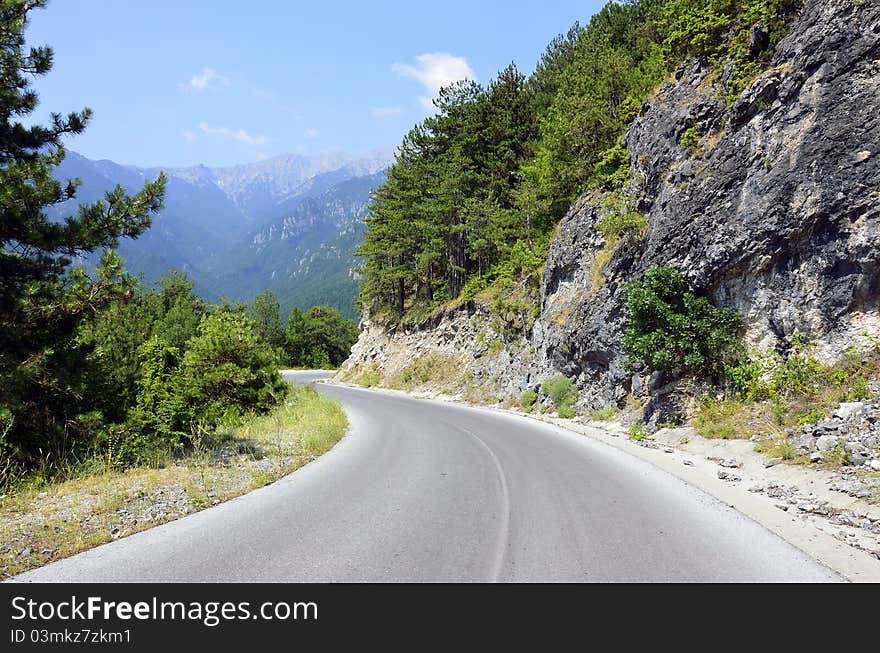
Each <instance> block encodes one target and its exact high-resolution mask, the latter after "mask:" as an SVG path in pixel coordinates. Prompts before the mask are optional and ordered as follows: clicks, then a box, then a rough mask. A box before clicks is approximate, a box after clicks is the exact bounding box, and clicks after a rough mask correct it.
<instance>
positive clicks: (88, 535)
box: [0, 387, 348, 578]
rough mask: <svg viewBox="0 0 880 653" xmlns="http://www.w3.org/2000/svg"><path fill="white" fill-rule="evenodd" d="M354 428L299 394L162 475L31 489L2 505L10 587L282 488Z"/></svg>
mask: <svg viewBox="0 0 880 653" xmlns="http://www.w3.org/2000/svg"><path fill="white" fill-rule="evenodd" d="M347 428H348V420H347V419H346V416H345V413H344V412H343V411H342V407H341V406H340V405H339V404H338V403H337V402H335V401H332V400H330V399H327V398H325V397H322V396H321V395H319V394H318V393H317V392H315V391H314V390H313V389H312V388H308V387H306V388H299V389H292V390H291V395H290V397H289V398H288V400H287V401H286V402H285V403H284V405H282V406H279V407H278V408H277V409H276V410H275V411H273V412H272V413H270V414H268V415H265V416H262V417H256V418H254V419H252V420H250V421H248V422H247V423H245V424H244V425H242V426H240V427H237V428H234V429H220V430H218V431H217V432H215V433H213V434H210V435H209V436H206V437H205V438H203V439H202V441H197V442H196V443H195V446H194V447H193V451H191V452H189V453H188V454H187V455H186V456H185V457H182V458H178V459H176V460H172V461H167V464H164V465H162V466H157V467H154V468H136V469H128V470H123V471H119V470H112V469H105V470H103V471H100V472H98V473H92V474H86V475H84V476H82V477H79V478H71V479H69V480H65V481H60V482H54V483H50V484H44V485H38V484H34V483H30V484H22V486H20V487H18V488H16V489H14V490H12V491H10V492H8V493H7V494H6V495H3V496H2V498H0V578H8V577H10V576H12V575H14V574H17V573H21V572H23V571H26V570H28V569H33V568H35V567H40V566H42V565H44V564H46V563H48V562H51V561H53V560H58V559H61V558H65V557H67V556H70V555H72V554H74V553H78V552H80V551H84V550H86V549H89V548H92V547H94V546H98V545H99V544H104V543H105V542H109V541H111V540H115V539H118V538H120V537H124V536H126V535H129V534H131V533H136V532H138V531H142V530H146V529H147V528H150V527H152V526H156V525H158V524H162V523H165V522H168V521H171V520H174V519H177V518H179V517H182V516H184V515H187V514H190V513H193V512H197V511H199V510H202V509H203V508H207V507H210V506H212V505H216V504H218V503H221V502H223V501H226V500H228V499H232V498H234V497H237V496H239V495H241V494H244V493H246V492H248V491H250V490H252V489H255V488H258V487H261V486H263V485H267V484H269V483H272V482H273V481H275V480H277V479H279V478H281V477H282V476H285V475H286V474H289V473H290V472H292V471H294V470H296V469H297V468H299V467H301V466H303V465H304V464H306V463H307V462H309V461H310V460H312V459H314V458H315V457H317V456H319V455H321V454H322V453H324V452H326V451H328V450H329V449H331V448H332V447H333V445H335V444H336V443H337V442H338V441H339V440H340V438H342V436H343V435H344V434H345V431H346V429H347Z"/></svg>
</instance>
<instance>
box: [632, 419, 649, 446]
mask: <svg viewBox="0 0 880 653" xmlns="http://www.w3.org/2000/svg"><path fill="white" fill-rule="evenodd" d="M649 435H650V433H648V428H647V427H646V426H645V425H644V424H642V423H641V422H636V423H635V424H633V425H632V426H630V427H629V439H630V440H635V441H636V442H641V441H642V440H647V439H648V436H649Z"/></svg>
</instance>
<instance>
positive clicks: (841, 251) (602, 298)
mask: <svg viewBox="0 0 880 653" xmlns="http://www.w3.org/2000/svg"><path fill="white" fill-rule="evenodd" d="M758 31H760V30H758ZM759 36H760V35H759ZM726 74H727V73H726V72H724V73H722V74H720V75H717V74H716V73H714V72H713V71H712V70H711V68H710V67H709V66H708V65H707V64H705V63H701V62H695V61H691V62H689V63H688V64H687V65H685V66H683V67H682V68H681V69H680V70H679V71H678V72H677V74H676V75H675V79H674V80H672V81H670V82H669V83H667V84H666V85H664V86H663V87H662V88H661V89H659V90H658V91H657V93H656V94H655V95H654V97H653V98H652V99H651V100H650V101H649V102H647V103H646V104H645V105H644V106H643V107H642V109H641V111H640V113H639V115H638V117H637V118H636V120H635V121H634V122H633V124H632V125H631V126H630V128H629V130H628V131H627V134H626V146H627V148H628V150H629V152H630V154H631V177H632V179H633V182H632V185H631V187H630V188H629V189H628V190H627V191H626V192H627V194H628V196H629V197H630V198H631V199H632V201H633V204H634V205H635V206H636V207H637V209H638V211H639V212H640V213H641V214H642V215H644V216H646V217H647V221H648V227H647V229H646V231H645V232H644V233H643V234H640V235H638V236H631V237H626V238H624V239H623V240H622V241H621V243H620V244H619V245H618V246H617V247H616V248H615V249H614V251H613V254H611V255H610V256H609V255H608V252H607V251H603V250H604V247H605V242H604V240H603V237H602V235H601V233H600V232H599V231H597V229H596V223H597V221H598V220H600V219H601V217H602V211H603V209H602V208H601V203H600V202H598V201H596V200H595V199H594V197H593V195H591V194H590V193H587V194H585V195H584V196H582V197H581V198H579V199H578V200H577V201H576V202H575V203H574V204H573V206H572V208H571V210H570V211H569V213H568V215H566V216H565V218H564V219H563V220H562V222H561V223H560V224H559V226H558V229H557V233H556V237H555V241H554V242H553V244H552V247H551V251H550V256H549V260H548V263H547V265H546V268H545V272H544V278H543V287H542V295H541V296H542V313H541V317H540V318H539V319H538V320H537V321H536V322H535V324H534V326H533V327H532V328H531V331H530V332H529V333H528V334H523V336H522V337H521V338H519V339H513V340H511V339H510V338H507V340H506V341H505V343H504V344H505V350H504V351H503V352H497V354H494V355H493V354H491V353H486V354H485V355H484V354H480V355H479V356H476V357H474V356H475V354H477V351H476V348H477V347H478V345H477V343H476V340H474V339H473V338H472V339H471V341H470V344H468V343H465V342H464V341H461V342H458V341H456V345H455V347H456V350H457V351H458V350H462V349H463V350H466V351H467V353H468V356H469V358H468V361H469V362H468V367H467V369H468V371H469V372H471V373H474V374H479V373H481V372H480V370H481V369H488V367H487V366H491V369H492V374H491V376H492V379H493V382H494V383H495V385H496V386H497V391H498V392H499V393H500V394H501V395H503V396H508V397H515V396H517V395H518V393H520V392H522V391H523V390H524V389H526V388H528V387H534V386H535V385H536V384H537V383H539V382H540V381H541V380H542V379H545V378H548V377H550V376H555V375H558V374H564V375H566V376H568V377H569V378H571V379H572V380H574V381H576V383H577V385H578V388H579V390H580V397H581V398H580V402H579V406H580V407H581V408H598V407H603V406H608V405H610V404H619V403H621V402H622V401H623V400H624V399H625V397H626V396H627V395H628V394H630V393H634V394H647V393H650V392H653V391H656V390H658V389H659V388H660V387H661V386H662V385H663V384H664V383H665V379H664V378H663V375H657V374H655V375H653V376H652V377H650V378H644V377H640V376H638V375H636V376H633V375H632V374H631V373H629V372H627V371H626V370H625V369H624V367H623V354H622V353H621V339H622V335H623V331H624V328H625V322H626V317H627V316H626V308H625V305H624V302H623V293H624V287H625V284H626V282H627V281H629V280H631V279H635V278H639V277H640V276H641V275H642V274H643V273H644V272H645V271H646V270H647V269H648V268H649V267H651V266H652V265H663V266H667V267H673V268H677V269H679V270H681V271H682V272H683V273H684V274H685V275H686V277H687V279H688V281H689V282H690V284H691V285H692V287H693V288H694V289H696V290H697V291H698V292H702V293H706V294H708V295H710V296H711V297H712V298H713V299H714V301H715V302H716V303H717V304H720V305H727V306H732V307H734V308H736V310H737V311H738V312H739V313H740V315H741V316H742V317H743V319H744V321H745V323H746V325H747V339H748V341H749V343H750V344H752V345H754V346H756V347H761V348H775V349H777V350H779V351H783V352H784V351H785V350H786V348H787V347H788V346H790V344H791V338H792V336H793V335H794V334H795V333H796V332H799V333H800V334H802V335H803V336H804V337H805V338H806V339H808V340H810V341H811V342H813V343H815V344H816V346H817V353H818V355H819V357H820V358H824V359H825V360H831V359H834V358H836V357H837V356H839V355H840V354H841V353H842V352H843V351H844V350H846V349H847V348H850V347H864V346H867V345H868V344H869V339H870V338H871V337H874V338H876V337H878V336H880V4H878V3H876V2H863V1H860V0H806V1H805V2H804V5H803V9H802V11H801V15H800V17H799V18H798V20H797V21H796V22H795V24H794V25H793V28H792V30H791V31H790V33H789V34H788V35H787V36H786V37H785V38H784V39H783V40H782V42H781V43H780V44H779V45H778V46H777V48H776V50H775V54H774V58H773V61H772V65H771V66H770V67H769V68H768V69H767V70H766V71H765V72H764V73H763V74H761V75H760V76H759V77H758V78H757V79H756V80H754V82H753V83H752V84H750V85H749V86H748V88H746V89H745V90H744V91H743V92H742V93H741V94H740V95H739V97H737V98H735V99H734V101H733V102H731V101H730V100H729V98H728V92H727V87H726ZM686 132H687V134H688V135H689V138H688V139H686V141H685V142H686V145H683V144H682V137H683V136H684V135H685V133H686ZM695 137H698V141H697V143H696V145H694V144H693V141H694V138H695ZM477 317H478V318H479V319H482V322H479V319H478V322H474V319H473V318H474V313H473V312H472V313H471V314H470V315H469V317H468V320H469V322H468V324H470V325H471V327H469V328H471V329H475V330H479V329H478V327H479V324H480V323H482V324H484V325H490V324H491V317H490V316H483V317H482V318H480V316H479V315H477ZM443 319H445V320H447V321H446V323H445V325H444V324H441V323H442V322H443V320H442V319H441V323H426V324H424V325H421V326H414V327H413V328H412V329H413V331H412V333H417V334H418V336H417V337H418V342H419V344H420V346H421V347H427V348H433V349H442V348H443V347H444V344H443V341H442V339H440V336H439V334H442V333H444V330H443V329H444V328H447V329H448V328H452V329H453V330H455V326H454V325H455V322H454V320H455V319H458V318H456V317H455V316H454V315H447V316H446V318H443ZM449 320H452V321H449ZM475 332H476V331H475ZM377 334H378V331H377V328H376V327H375V325H372V326H371V328H370V329H368V330H367V331H366V332H365V334H364V336H362V340H361V343H360V344H359V348H358V350H356V351H355V353H354V355H353V357H352V359H351V360H350V361H349V364H348V365H349V368H351V367H354V366H359V365H363V364H365V363H369V362H371V361H373V362H374V361H375V360H376V357H377V356H379V355H380V354H379V350H380V349H381V350H382V351H381V356H385V357H388V356H391V357H394V356H397V357H398V358H399V359H400V360H405V359H406V357H407V356H408V355H409V356H412V355H416V354H415V353H412V352H411V353H409V354H407V348H408V347H410V346H411V345H412V341H409V342H406V341H404V340H402V339H401V338H400V336H399V335H396V334H395V333H390V334H389V333H386V334H385V335H384V336H383V338H384V339H383V340H382V341H381V343H380V342H379V341H378V340H376V337H377ZM443 337H446V336H443ZM493 337H494V336H493ZM447 340H448V338H447ZM366 352H371V355H372V358H369V356H366ZM395 352H397V353H395ZM496 376H497V377H498V378H497V380H496V379H495V377H496Z"/></svg>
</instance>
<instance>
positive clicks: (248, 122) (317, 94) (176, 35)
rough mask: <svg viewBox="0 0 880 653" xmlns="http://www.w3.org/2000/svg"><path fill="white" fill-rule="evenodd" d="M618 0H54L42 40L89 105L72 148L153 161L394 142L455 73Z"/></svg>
mask: <svg viewBox="0 0 880 653" xmlns="http://www.w3.org/2000/svg"><path fill="white" fill-rule="evenodd" d="M603 4H604V2H603V1H598V0H586V1H584V0H582V1H580V2H575V1H573V0H560V1H553V0H544V1H543V2H540V1H525V0H521V1H516V0H514V1H509V2H500V1H498V2H496V1H492V2H486V1H481V0H470V1H469V2H464V1H460V0H448V1H445V2H436V1H435V2H430V3H429V2H417V1H414V0H411V1H409V2H398V1H393V2H391V1H389V2H382V1H380V0H375V1H365V2H332V1H330V0H325V1H323V2H322V1H320V0H319V1H313V2H310V3H303V2H296V1H286V2H285V1H283V0H251V1H250V2H242V0H212V1H209V0H175V1H172V0H149V1H135V0H51V1H50V2H49V5H48V7H47V9H45V10H40V11H36V12H34V14H33V18H32V22H31V25H30V28H29V30H28V32H27V37H28V42H29V44H31V45H49V46H51V47H52V48H53V49H54V51H55V65H54V68H53V70H52V71H51V72H50V73H49V74H48V75H47V76H46V77H42V78H38V79H37V80H35V83H34V87H35V89H36V90H37V92H38V94H39V96H40V101H41V102H40V108H39V109H38V110H37V112H35V118H36V119H37V120H40V121H44V120H45V118H46V117H47V116H48V114H49V112H50V111H58V112H62V113H67V112H68V111H72V110H77V109H80V108H82V107H85V106H88V107H91V108H92V109H93V110H94V114H95V115H94V118H93V120H92V122H91V124H90V125H89V127H88V129H87V130H86V131H85V132H84V133H83V134H82V135H80V136H77V137H75V138H72V139H69V140H68V142H67V144H68V147H69V148H70V149H73V150H76V151H78V152H80V153H81V154H84V155H85V156H87V157H89V158H94V159H100V158H107V159H112V160H114V161H117V162H120V163H128V164H135V165H142V166H150V165H166V166H187V165H195V164H198V163H204V164H206V165H210V166H222V165H231V164H235V163H247V162H251V161H256V160H259V159H261V158H265V157H267V156H274V155H278V154H286V153H291V152H295V153H302V154H312V153H318V152H323V151H329V150H337V149H341V150H345V151H348V152H352V153H359V152H363V151H366V150H369V149H373V148H376V147H382V146H387V145H394V144H396V143H398V142H399V140H400V139H401V137H402V136H403V135H404V134H405V133H406V132H407V130H408V129H409V128H410V127H411V126H412V125H413V124H415V123H416V122H418V121H419V120H421V119H423V118H424V117H425V116H426V115H428V112H429V110H430V109H429V108H428V106H427V105H428V104H429V100H430V97H431V95H432V94H433V93H434V92H435V90H436V87H437V86H438V85H439V84H441V83H448V82H449V81H452V79H454V78H456V77H462V76H469V77H473V78H476V79H477V81H480V82H482V83H486V82H487V81H488V80H490V79H491V78H492V76H493V75H494V74H495V73H496V72H497V71H498V70H500V69H501V68H503V67H504V66H506V65H507V64H508V63H510V62H511V61H514V62H516V64H517V66H519V67H520V69H521V70H523V71H524V72H526V73H529V72H531V71H532V70H533V69H534V67H535V64H536V63H537V61H538V58H539V57H540V55H541V53H542V52H543V51H544V49H545V47H546V45H547V43H549V41H550V40H551V39H552V38H553V37H554V36H555V35H556V34H558V33H560V32H565V31H567V30H568V28H569V27H570V26H571V25H572V24H573V23H574V22H575V21H576V20H579V21H580V22H581V23H586V22H587V21H588V20H589V17H590V16H591V15H592V14H593V13H595V12H596V11H597V10H598V9H599V8H600V7H601V6H602V5H603Z"/></svg>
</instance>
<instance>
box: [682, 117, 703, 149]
mask: <svg viewBox="0 0 880 653" xmlns="http://www.w3.org/2000/svg"><path fill="white" fill-rule="evenodd" d="M702 138H703V132H702V131H701V130H700V126H699V125H698V124H696V123H695V124H693V125H691V126H690V127H688V128H687V129H685V130H684V132H683V133H682V135H681V140H680V141H679V142H680V143H681V146H682V147H683V148H685V149H686V150H688V151H690V153H691V154H696V153H697V150H698V148H699V146H700V140H701V139H702Z"/></svg>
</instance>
